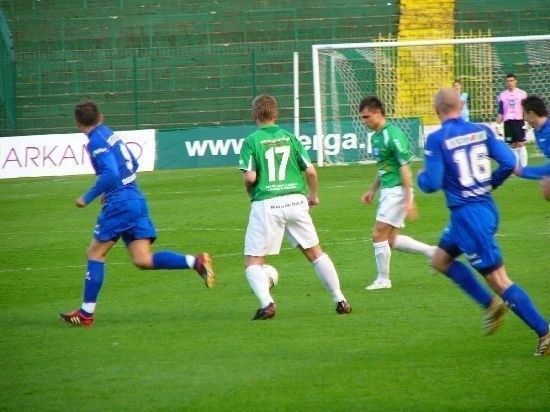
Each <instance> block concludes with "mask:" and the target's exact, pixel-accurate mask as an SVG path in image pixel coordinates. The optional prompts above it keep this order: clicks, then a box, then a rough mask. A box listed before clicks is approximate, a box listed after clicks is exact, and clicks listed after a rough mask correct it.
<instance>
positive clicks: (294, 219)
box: [244, 194, 319, 256]
mask: <svg viewBox="0 0 550 412" xmlns="http://www.w3.org/2000/svg"><path fill="white" fill-rule="evenodd" d="M283 235H284V236H285V237H286V238H287V239H288V241H289V242H290V244H291V245H292V247H296V246H298V245H300V246H301V247H302V248H304V249H309V248H311V247H313V246H315V245H317V244H318V243H319V238H318V236H317V232H316V230H315V226H313V221H312V220H311V216H310V214H309V205H308V203H307V198H306V197H305V196H304V195H301V194H291V195H284V196H277V197H274V198H271V199H265V200H258V201H255V202H252V206H251V210H250V218H249V220H248V227H247V228H246V236H245V239H244V254H245V255H247V256H266V255H278V254H279V252H280V250H281V243H282V241H283Z"/></svg>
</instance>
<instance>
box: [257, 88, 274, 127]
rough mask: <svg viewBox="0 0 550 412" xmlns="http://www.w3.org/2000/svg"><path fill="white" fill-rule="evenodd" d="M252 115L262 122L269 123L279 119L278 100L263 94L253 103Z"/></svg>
mask: <svg viewBox="0 0 550 412" xmlns="http://www.w3.org/2000/svg"><path fill="white" fill-rule="evenodd" d="M252 115H253V116H254V119H256V120H257V121H260V122H267V121H270V120H275V119H277V116H279V111H278V110H277V100H276V99H275V98H274V97H273V96H269V95H267V94H261V95H259V96H256V98H255V99H254V100H253V101H252Z"/></svg>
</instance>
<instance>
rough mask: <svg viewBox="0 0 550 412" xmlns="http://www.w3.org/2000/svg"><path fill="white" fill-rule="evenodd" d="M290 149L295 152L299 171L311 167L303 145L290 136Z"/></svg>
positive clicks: (311, 164)
mask: <svg viewBox="0 0 550 412" xmlns="http://www.w3.org/2000/svg"><path fill="white" fill-rule="evenodd" d="M290 141H291V142H292V147H293V149H294V150H295V151H296V161H297V162H298V167H299V168H300V170H302V171H304V170H306V169H307V168H308V167H311V166H313V163H311V159H310V157H309V154H308V153H307V150H306V149H305V148H304V145H303V144H302V143H300V141H299V140H298V139H297V138H296V137H295V136H292V137H291V140H290Z"/></svg>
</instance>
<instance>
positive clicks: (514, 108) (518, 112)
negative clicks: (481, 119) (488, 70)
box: [498, 87, 527, 121]
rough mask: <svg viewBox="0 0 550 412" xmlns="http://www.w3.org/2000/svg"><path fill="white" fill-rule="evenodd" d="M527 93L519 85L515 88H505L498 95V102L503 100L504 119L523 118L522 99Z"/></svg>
mask: <svg viewBox="0 0 550 412" xmlns="http://www.w3.org/2000/svg"><path fill="white" fill-rule="evenodd" d="M526 97H527V93H525V92H524V91H523V90H521V89H518V88H517V87H516V88H515V89H514V90H511V91H510V90H508V89H506V90H504V91H503V92H502V93H500V94H499V95H498V102H499V103H500V102H502V111H503V113H502V120H504V121H506V120H523V109H522V107H521V101H522V100H523V99H525V98H526Z"/></svg>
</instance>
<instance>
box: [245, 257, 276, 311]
mask: <svg viewBox="0 0 550 412" xmlns="http://www.w3.org/2000/svg"><path fill="white" fill-rule="evenodd" d="M246 278H247V279H248V284H249V285H250V287H251V288H252V291H253V292H254V294H255V295H256V297H257V298H258V300H259V301H260V306H261V307H262V308H265V307H266V306H267V305H269V304H270V303H271V302H275V301H274V300H273V298H272V297H271V294H270V293H269V280H268V279H267V276H266V275H265V272H264V270H263V268H262V267H261V266H260V265H250V266H248V267H247V268H246Z"/></svg>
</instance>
